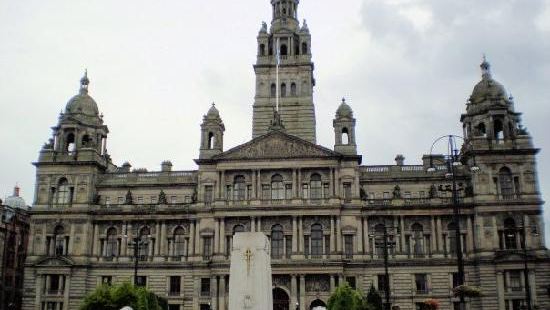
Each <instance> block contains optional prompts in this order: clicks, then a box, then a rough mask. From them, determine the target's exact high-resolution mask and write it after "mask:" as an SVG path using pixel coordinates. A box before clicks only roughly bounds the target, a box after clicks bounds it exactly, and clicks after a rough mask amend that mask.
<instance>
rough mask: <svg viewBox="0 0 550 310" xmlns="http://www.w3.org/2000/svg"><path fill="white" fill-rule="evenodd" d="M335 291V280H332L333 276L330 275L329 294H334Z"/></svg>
mask: <svg viewBox="0 0 550 310" xmlns="http://www.w3.org/2000/svg"><path fill="white" fill-rule="evenodd" d="M335 289H336V280H335V279H334V275H333V274H331V275H330V293H331V294H332V293H334V290H335Z"/></svg>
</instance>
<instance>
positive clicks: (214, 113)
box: [206, 103, 220, 118]
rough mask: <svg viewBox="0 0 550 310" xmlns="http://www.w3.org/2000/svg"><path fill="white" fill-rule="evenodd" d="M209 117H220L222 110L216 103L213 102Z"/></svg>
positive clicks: (207, 115)
mask: <svg viewBox="0 0 550 310" xmlns="http://www.w3.org/2000/svg"><path fill="white" fill-rule="evenodd" d="M206 117H207V118H219V117H220V111H218V109H217V108H216V105H215V104H214V103H212V106H211V107H210V109H209V110H208V113H207V114H206Z"/></svg>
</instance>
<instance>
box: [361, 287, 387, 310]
mask: <svg viewBox="0 0 550 310" xmlns="http://www.w3.org/2000/svg"><path fill="white" fill-rule="evenodd" d="M365 301H366V305H365V309H366V310H384V303H383V302H382V296H380V293H378V291H377V290H376V289H375V288H374V286H372V285H371V287H370V289H369V293H368V294H367V298H366V300H365Z"/></svg>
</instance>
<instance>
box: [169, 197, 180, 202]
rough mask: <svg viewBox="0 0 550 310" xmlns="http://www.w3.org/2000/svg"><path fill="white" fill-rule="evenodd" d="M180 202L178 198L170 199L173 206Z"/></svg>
mask: <svg viewBox="0 0 550 310" xmlns="http://www.w3.org/2000/svg"><path fill="white" fill-rule="evenodd" d="M177 202H178V197H177V196H171V197H170V203H171V204H175V203H177Z"/></svg>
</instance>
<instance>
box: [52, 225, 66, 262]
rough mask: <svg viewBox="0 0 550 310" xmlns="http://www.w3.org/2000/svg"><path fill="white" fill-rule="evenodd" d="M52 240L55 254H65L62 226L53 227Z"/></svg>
mask: <svg viewBox="0 0 550 310" xmlns="http://www.w3.org/2000/svg"><path fill="white" fill-rule="evenodd" d="M53 240H54V242H55V255H56V256H61V255H66V254H67V253H66V238H65V230H64V229H63V226H57V227H56V228H55V230H54V236H53Z"/></svg>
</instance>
